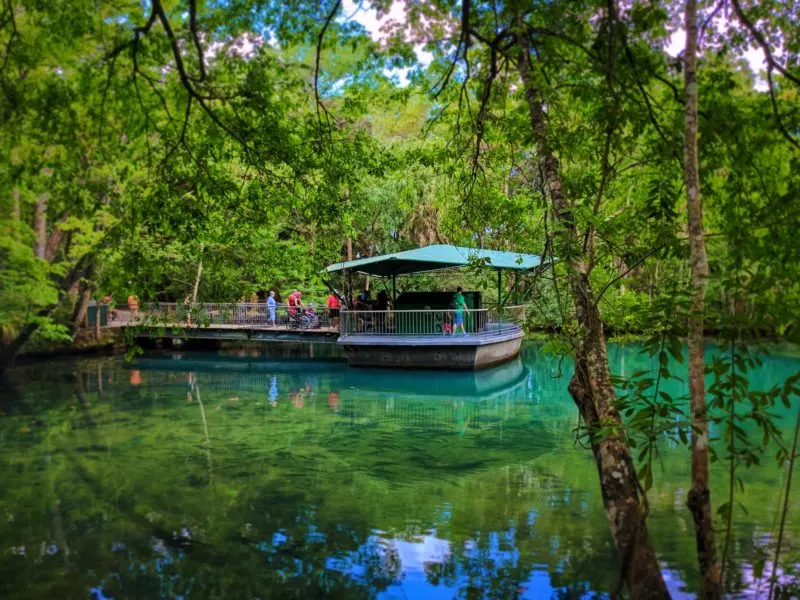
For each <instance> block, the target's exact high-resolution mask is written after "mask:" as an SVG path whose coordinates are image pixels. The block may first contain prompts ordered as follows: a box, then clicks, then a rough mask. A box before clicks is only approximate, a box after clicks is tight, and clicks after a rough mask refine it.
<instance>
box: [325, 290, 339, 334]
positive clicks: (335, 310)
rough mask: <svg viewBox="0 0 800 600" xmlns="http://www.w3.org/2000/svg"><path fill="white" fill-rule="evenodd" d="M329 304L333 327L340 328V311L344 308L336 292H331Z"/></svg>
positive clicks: (329, 315)
mask: <svg viewBox="0 0 800 600" xmlns="http://www.w3.org/2000/svg"><path fill="white" fill-rule="evenodd" d="M327 304H328V317H329V318H330V324H331V327H339V310H340V309H341V307H342V303H341V301H340V300H339V296H337V295H336V294H335V293H334V292H331V295H330V296H328V301H327Z"/></svg>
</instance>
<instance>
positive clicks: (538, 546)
mask: <svg viewBox="0 0 800 600" xmlns="http://www.w3.org/2000/svg"><path fill="white" fill-rule="evenodd" d="M555 366H556V365H554V364H552V363H551V362H548V359H540V358H539V357H537V369H536V370H535V372H534V373H533V374H532V381H531V385H530V386H528V389H529V391H530V397H527V398H525V399H519V398H517V399H509V401H506V400H505V399H502V398H501V399H499V400H492V401H491V402H489V401H482V400H478V399H474V400H472V401H471V403H465V404H464V406H463V407H461V406H455V405H454V404H453V401H452V399H447V398H445V399H441V398H438V399H420V398H418V397H416V398H415V397H413V396H407V395H406V396H404V395H400V394H389V395H386V394H380V393H378V392H363V391H351V390H347V389H341V390H340V398H339V402H338V405H337V408H338V412H336V411H334V410H331V409H330V408H329V407H328V404H327V399H328V395H327V390H328V389H329V383H330V382H333V381H335V380H334V379H331V380H326V379H325V377H326V376H325V375H324V374H323V375H316V376H317V379H316V380H313V382H312V385H313V389H314V393H315V396H314V397H315V400H314V401H309V402H308V403H307V404H306V406H305V407H304V409H303V410H297V409H296V408H294V407H293V406H291V405H290V404H289V403H288V402H287V401H286V394H287V391H289V390H291V389H292V387H293V386H298V387H299V386H300V385H302V386H305V385H306V383H307V382H308V381H309V380H308V378H306V377H305V375H304V374H302V373H301V374H288V375H285V374H282V375H278V376H277V378H278V385H277V388H278V389H279V390H280V391H281V393H282V394H283V395H281V396H280V397H279V400H278V404H277V406H276V407H274V408H273V407H270V406H269V405H268V404H267V403H266V402H265V401H264V399H265V397H266V395H267V394H268V390H269V386H270V385H271V382H270V380H267V381H265V382H264V384H263V385H260V386H258V387H254V388H253V389H250V388H249V387H248V386H245V387H238V388H233V389H231V388H229V387H221V386H220V387H215V386H213V385H207V384H206V383H205V381H204V379H203V377H204V375H205V374H203V373H201V374H200V375H199V377H198V379H197V380H196V381H193V380H192V379H191V378H189V379H188V380H187V374H186V373H183V372H175V373H171V374H169V377H167V378H165V379H164V381H163V382H157V381H156V380H155V378H154V377H152V375H153V373H151V372H147V373H145V376H144V377H143V381H142V384H141V385H139V386H130V385H129V384H128V378H127V377H125V376H124V372H120V371H117V372H116V373H115V372H114V369H111V368H107V369H104V372H103V376H102V377H101V379H100V380H98V378H97V377H96V373H95V372H94V371H93V376H92V377H91V378H90V379H86V380H85V381H84V380H83V379H81V378H78V380H79V381H81V382H82V383H81V385H80V386H79V387H78V389H79V391H80V394H77V395H76V394H75V389H76V381H75V379H74V378H73V379H72V380H70V381H67V380H63V379H60V380H58V381H57V382H56V383H54V380H52V379H49V378H48V379H46V380H43V381H42V382H41V385H40V386H39V387H36V386H34V385H27V386H26V387H25V392H26V395H25V398H24V402H25V405H26V406H27V407H28V409H27V411H26V412H27V414H17V415H16V416H13V417H4V418H3V419H2V420H0V439H2V440H4V444H5V445H6V447H7V448H9V449H10V451H7V452H4V453H3V454H2V455H1V456H0V478H2V481H4V486H3V489H2V490H0V519H3V521H2V522H3V527H2V528H0V554H2V557H3V559H2V560H0V597H3V598H5V597H19V598H25V597H29V598H41V597H69V596H72V597H76V596H81V597H83V596H85V593H86V590H87V589H89V588H97V587H102V590H103V593H104V594H105V595H107V596H112V597H148V598H156V597H164V598H166V597H176V596H178V595H184V596H185V597H187V598H194V597H200V598H203V597H226V598H228V597H244V596H249V597H254V596H257V597H260V598H267V597H281V596H286V597H289V598H297V597H308V598H311V597H321V596H340V597H356V598H358V597H365V598H366V597H372V596H374V595H376V594H377V593H378V592H380V591H382V590H386V589H388V588H391V587H392V586H394V585H397V584H399V583H400V580H401V578H402V576H403V573H404V568H408V565H403V564H402V562H401V560H402V556H401V554H400V553H399V551H398V550H397V547H396V544H397V543H400V542H403V543H407V544H411V545H414V547H416V548H418V549H420V548H422V547H423V546H424V544H423V540H424V539H425V538H430V537H431V536H434V537H436V538H437V539H440V540H443V541H444V542H446V544H447V548H448V549H449V551H448V552H447V553H444V554H441V553H439V554H437V555H435V556H428V555H424V556H423V557H422V559H421V563H420V564H421V566H420V568H421V569H423V570H424V576H425V577H426V578H427V582H428V583H429V584H430V585H441V586H450V587H453V588H456V589H457V590H458V595H459V596H461V597H493V598H499V597H503V598H514V597H518V596H520V595H522V594H523V593H524V594H525V595H527V596H531V595H535V592H536V589H534V588H531V587H528V586H532V585H534V584H532V583H530V582H531V581H538V580H539V578H543V579H544V581H546V582H548V586H551V587H552V588H553V590H554V591H552V594H553V595H555V596H557V597H564V598H571V597H579V596H584V595H586V594H591V593H592V592H593V591H598V590H600V591H602V590H609V589H611V588H612V587H613V585H614V583H615V581H616V567H615V564H614V556H615V553H614V552H613V548H612V546H611V542H610V539H609V535H608V532H607V524H606V521H605V518H604V516H603V514H602V510H601V500H600V498H599V497H598V496H597V494H596V492H595V490H596V470H595V467H594V463H593V462H592V460H591V457H590V456H588V455H586V456H584V455H583V454H582V453H580V452H579V451H574V450H573V449H572V437H571V428H572V426H573V424H574V423H573V421H572V416H573V415H574V411H573V410H571V405H570V404H569V399H568V398H567V399H566V404H565V405H562V404H560V403H559V402H560V401H556V400H554V398H556V396H552V395H551V394H555V393H557V392H556V391H554V390H558V389H560V388H561V386H562V385H563V382H562V381H561V380H554V379H553V378H552V377H550V375H549V373H550V369H554V368H555ZM110 377H113V378H114V382H115V383H111V382H110V379H109V378H110ZM201 382H202V392H203V393H202V410H201V412H200V413H198V410H199V409H200V408H201V407H200V406H199V403H197V404H195V402H194V401H193V402H191V403H188V404H187V403H186V402H185V398H186V396H187V392H188V393H189V395H190V397H192V398H195V396H198V394H197V392H199V388H198V386H197V384H198V383H201ZM100 383H102V385H103V391H104V396H103V397H102V398H101V397H99V396H98V395H97V393H96V392H97V391H99V385H100ZM248 385H249V384H248ZM84 389H85V390H86V391H83V390H84ZM309 397H311V394H309ZM64 398H69V400H68V401H66V402H65V401H64V400H63V399H64ZM389 400H391V402H389ZM458 410H461V411H462V412H461V415H462V416H461V417H459V416H458V412H457V411H458ZM470 411H472V412H470ZM31 415H36V416H35V417H32V416H31ZM387 415H388V416H387ZM406 415H408V416H406ZM419 415H422V416H421V417H420V416H419ZM454 415H455V416H454ZM34 419H35V420H34ZM467 422H469V425H468V426H465V423H467ZM21 429H29V431H28V432H27V433H23V432H22V431H21ZM210 433H213V440H214V455H213V459H214V462H213V466H214V484H213V485H210V482H209V465H210V463H209V454H208V451H209V446H208V443H207V442H208V441H209V440H210V439H211V437H210V435H209V434H210ZM204 440H205V442H206V443H203V441H204ZM222 440H224V443H222ZM670 456H673V455H669V454H665V469H666V470H667V471H666V473H665V474H664V475H663V476H662V477H661V479H660V481H659V482H658V483H657V485H658V486H659V487H657V488H656V489H655V490H654V491H653V492H651V504H652V513H653V517H652V518H651V521H650V527H651V531H652V534H653V538H654V540H655V543H656V546H657V547H658V548H659V549H660V550H661V551H662V553H663V555H664V556H665V557H667V559H666V560H667V562H669V566H670V568H671V569H673V570H675V571H676V572H678V573H680V574H681V576H682V577H684V578H685V579H687V578H688V579H689V581H691V580H692V577H693V570H692V569H693V566H692V565H693V556H694V554H693V540H692V536H691V530H690V529H689V530H688V532H687V533H678V532H677V529H678V527H679V526H680V524H681V523H682V521H683V520H684V519H685V511H684V509H683V505H682V503H681V502H680V501H679V500H680V498H681V496H680V482H682V481H685V477H684V474H683V472H682V469H683V468H684V467H683V465H682V463H681V462H680V461H679V460H676V459H673V458H670ZM584 459H585V460H584ZM761 476H763V478H764V479H763V480H761V479H754V480H752V481H748V482H747V490H748V493H747V495H746V496H744V497H743V500H744V501H745V502H752V503H753V506H752V507H750V509H749V511H750V515H751V521H749V522H743V523H741V524H740V525H739V528H738V530H737V538H736V546H735V549H736V553H735V555H736V556H737V557H739V558H741V559H743V564H742V565H741V566H740V567H739V568H738V571H737V572H736V573H737V576H738V577H740V578H741V579H742V581H744V582H747V581H748V580H752V578H753V575H752V573H754V572H755V571H756V569H755V567H756V566H757V565H756V560H757V558H758V557H759V556H762V555H763V551H759V543H758V540H763V538H764V535H763V531H764V530H769V526H770V525H771V520H770V519H771V516H770V514H771V513H769V512H768V511H763V510H762V511H761V512H762V513H763V514H760V513H759V510H758V508H759V506H760V507H761V508H762V509H763V507H764V506H771V505H770V504H769V498H770V497H771V496H772V495H774V489H775V488H776V486H775V484H774V481H772V482H771V481H770V479H769V477H770V475H769V473H768V471H767V470H766V469H765V470H764V471H763V475H761ZM676 482H677V483H676ZM751 498H752V500H751ZM676 499H677V500H676ZM56 503H57V504H56ZM54 505H57V506H58V509H59V512H60V514H59V519H60V521H61V527H62V531H63V536H64V538H63V539H64V540H65V541H62V540H59V539H58V538H59V537H60V535H59V534H58V533H57V531H56V529H57V528H56V527H55V526H54V519H53V517H52V514H53V513H52V507H53V506H54ZM796 521H797V520H795V522H796ZM689 527H691V524H689ZM376 530H378V531H380V533H379V534H378V533H376ZM760 532H762V533H760ZM794 534H795V535H796V534H797V529H796V526H795V530H794ZM791 541H792V540H790V542H791ZM67 543H68V544H69V550H70V562H71V564H72V566H73V568H72V569H71V570H70V572H69V573H68V574H67V576H65V575H64V556H65V555H64V552H63V550H64V549H65V548H66V544H67ZM21 548H24V549H25V550H24V555H23V554H20V553H19V552H20V549H21ZM15 552H16V553H15ZM420 552H422V550H420ZM759 552H760V553H759ZM787 558H788V557H787ZM732 574H733V572H732ZM537 589H538V588H537ZM548 589H549V588H548ZM546 593H548V594H549V593H550V591H548V592H546Z"/></svg>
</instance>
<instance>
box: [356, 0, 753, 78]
mask: <svg viewBox="0 0 800 600" xmlns="http://www.w3.org/2000/svg"><path fill="white" fill-rule="evenodd" d="M342 15H343V16H342V18H343V19H350V20H353V21H356V22H358V23H360V24H361V25H363V26H364V28H365V29H366V30H367V31H368V32H369V34H370V36H371V37H372V39H374V40H375V41H378V42H380V41H383V40H384V39H385V37H386V36H385V34H384V33H383V32H381V30H380V28H381V25H382V24H383V23H385V22H386V21H387V20H389V19H391V20H393V21H400V22H402V21H403V20H405V10H404V2H394V3H392V7H391V10H390V11H389V14H388V15H386V16H385V17H384V18H383V19H378V15H377V13H376V11H375V10H373V9H371V8H365V7H364V6H363V3H362V2H358V1H357V0H343V1H342ZM719 27H720V28H725V27H726V19H725V17H720V22H719ZM685 45H686V32H685V31H684V30H683V29H679V30H677V31H675V32H674V33H673V34H672V36H671V37H670V40H669V43H668V44H667V45H666V47H665V50H666V52H667V54H669V55H670V56H678V54H680V53H681V52H682V51H683V49H684V47H685ZM415 50H416V53H417V59H419V61H420V62H421V63H422V65H423V66H426V65H428V64H429V63H430V62H431V60H433V56H432V55H431V54H430V53H429V52H426V51H425V50H423V48H422V46H421V45H420V46H417V47H416V48H415ZM744 58H745V59H746V60H747V62H748V64H749V65H750V69H751V70H752V71H753V73H755V75H756V85H755V87H756V89H757V90H760V91H764V90H766V89H767V84H766V81H765V79H764V77H762V76H761V75H759V73H761V72H762V71H764V70H765V69H766V61H765V58H764V53H763V51H762V50H761V49H760V48H757V47H751V48H750V49H749V50H748V51H747V52H745V53H744ZM408 71H409V69H391V70H389V69H387V75H396V76H397V78H398V79H399V81H400V83H401V84H403V85H405V84H406V83H408Z"/></svg>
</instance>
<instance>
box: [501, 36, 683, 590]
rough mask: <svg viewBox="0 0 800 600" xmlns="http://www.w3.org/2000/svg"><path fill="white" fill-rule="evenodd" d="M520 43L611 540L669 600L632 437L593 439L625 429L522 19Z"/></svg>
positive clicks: (579, 401)
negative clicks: (603, 430) (601, 429)
mask: <svg viewBox="0 0 800 600" xmlns="http://www.w3.org/2000/svg"><path fill="white" fill-rule="evenodd" d="M516 42H517V44H518V45H519V47H520V57H519V63H518V69H519V74H520V78H521V79H522V83H523V86H524V89H525V100H526V102H527V105H528V110H529V113H530V121H531V128H532V130H533V137H534V143H535V148H536V152H537V154H538V158H539V161H540V164H541V168H542V172H543V174H544V179H545V185H546V187H547V189H548V192H549V195H550V200H551V202H552V208H553V217H554V218H555V220H556V221H557V222H558V225H559V227H558V228H557V232H556V233H555V236H556V238H557V239H558V241H559V242H560V245H561V247H562V250H563V251H564V254H562V255H563V256H570V257H571V258H570V259H569V263H568V267H569V284H570V288H571V291H572V296H573V298H574V301H575V311H576V318H577V321H578V324H579V326H580V333H579V334H578V342H577V348H576V355H575V374H574V375H573V377H572V380H571V381H570V384H569V391H570V394H571V395H572V397H573V400H574V401H575V403H576V405H577V406H578V409H579V411H580V413H581V415H582V417H583V419H584V422H585V423H586V426H587V428H588V430H589V431H590V433H592V442H591V445H592V452H593V453H594V457H595V461H596V463H597V469H598V474H599V476H600V486H601V489H602V494H603V503H604V505H605V509H606V515H607V517H608V521H609V525H610V528H611V535H612V537H613V539H614V545H615V546H616V548H617V552H618V553H619V556H620V561H621V565H622V566H621V577H623V578H624V581H625V583H626V584H627V587H628V589H629V591H630V594H631V597H632V598H634V599H639V598H669V592H668V591H667V588H666V585H665V584H664V579H663V577H662V574H661V568H660V566H659V564H658V560H657V558H656V555H655V552H654V551H653V548H652V546H651V545H650V541H649V537H648V534H647V527H646V525H645V514H644V509H643V506H642V503H641V500H640V497H639V490H640V486H639V482H638V479H637V477H636V470H635V468H634V465H633V459H632V458H631V454H630V449H629V448H628V444H627V440H626V439H625V436H624V434H622V433H613V432H612V433H609V434H607V435H604V436H603V437H600V436H598V435H596V434H595V432H596V430H597V428H598V426H599V425H600V424H601V423H602V424H603V425H611V426H612V427H613V426H620V428H619V431H621V425H622V421H621V418H620V415H619V412H618V411H617V408H616V404H615V402H616V394H615V392H614V386H613V385H612V383H611V375H610V372H609V368H608V357H607V354H606V341H605V336H604V334H603V326H602V323H601V321H600V312H599V310H598V307H597V304H596V302H595V300H594V296H593V292H592V288H591V284H590V282H589V269H588V266H587V264H586V262H585V261H584V260H583V255H582V254H581V242H580V240H579V238H578V232H577V229H576V226H575V217H574V215H573V214H572V210H571V207H570V206H569V203H568V201H567V198H566V194H565V192H564V190H563V186H562V182H561V175H560V172H559V166H558V159H557V158H556V156H555V155H554V154H553V151H552V149H551V146H550V141H549V136H548V131H547V115H546V113H545V111H544V107H543V100H542V99H541V97H540V96H539V93H538V91H537V88H536V86H535V84H534V81H533V76H532V73H531V62H530V43H529V40H528V37H527V33H526V31H525V29H524V25H523V23H522V22H521V20H520V21H519V22H518V23H517V33H516Z"/></svg>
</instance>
